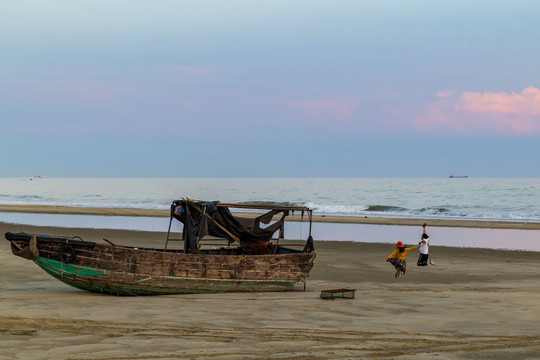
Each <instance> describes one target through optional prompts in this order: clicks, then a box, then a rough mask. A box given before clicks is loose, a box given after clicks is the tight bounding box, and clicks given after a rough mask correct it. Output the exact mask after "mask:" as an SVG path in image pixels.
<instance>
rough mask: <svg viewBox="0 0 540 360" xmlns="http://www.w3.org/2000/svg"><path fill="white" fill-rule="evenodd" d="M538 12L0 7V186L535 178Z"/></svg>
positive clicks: (291, 5)
mask: <svg viewBox="0 0 540 360" xmlns="http://www.w3.org/2000/svg"><path fill="white" fill-rule="evenodd" d="M539 18H540V2H538V1H519V0H517V1H512V2H510V1H498V0H490V1H482V0H478V1H469V0H466V1H461V0H452V1H447V0H439V1H432V0H425V1H419V0H408V1H401V0H399V1H397V0H396V1H362V0H333V1H320V0H307V1H304V0H296V1H295V0H292V1H291V0H286V1H285V0H273V1H253V0H251V1H247V0H246V1H241V0H229V1H218V0H215V1H204V0H202V1H182V0H177V1H168V0H161V1H160V0H158V1H146V0H144V1H143V0H129V1H128V0H125V1H122V0H118V1H109V0H107V1H103V0H93V1H70V0H65V1H60V0H50V1H40V0H39V1H29V0H18V1H0V136H1V138H2V140H1V141H0V154H1V155H2V156H1V157H0V159H1V160H0V165H1V166H0V177H27V176H33V175H36V174H43V175H46V176H49V177H447V176H448V175H450V174H454V175H468V176H470V177H540V161H539V160H538V159H539V158H540V156H539V155H540V66H539V59H540V22H539V21H538V19H539Z"/></svg>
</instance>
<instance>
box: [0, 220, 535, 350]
mask: <svg viewBox="0 0 540 360" xmlns="http://www.w3.org/2000/svg"><path fill="white" fill-rule="evenodd" d="M0 231H1V232H2V234H3V233H5V232H7V231H15V232H17V231H25V232H28V233H41V234H55V235H66V236H72V235H79V236H81V237H82V238H83V239H85V240H88V241H102V240H101V239H103V238H107V239H109V240H112V241H114V242H115V243H118V244H125V245H142V244H146V245H148V244H152V246H162V244H163V241H164V234H163V233H153V232H136V231H120V230H97V229H63V228H44V227H41V228H40V227H33V226H26V225H10V224H2V223H0ZM315 248H316V252H317V259H316V261H315V267H314V269H313V270H312V272H311V276H310V277H309V278H308V279H307V286H306V289H305V291H304V288H303V285H302V284H299V285H297V286H296V288H295V291H293V292H287V293H243V294H238V293H236V294H202V295H174V296H172V295H170V296H157V297H115V296H107V295H99V294H92V293H87V292H84V291H80V290H77V289H75V288H71V287H69V286H67V285H65V284H63V283H61V282H60V281H58V280H56V279H54V278H52V277H51V276H49V275H48V274H46V273H45V272H44V271H43V270H41V269H40V268H38V267H37V265H35V264H34V263H33V262H31V261H28V260H24V259H22V258H20V257H16V256H14V255H12V253H11V250H10V248H9V242H8V241H5V240H4V241H0V271H1V274H2V275H1V277H0V302H1V304H2V306H1V307H0V359H51V358H55V359H92V360H95V359H289V360H290V359H302V360H307V359H359V358H377V359H380V358H382V359H385V358H386V359H397V358H399V359H428V358H429V359H432V358H439V359H510V358H511V359H534V358H538V357H540V327H539V326H538V322H537V318H538V314H540V282H539V281H538V277H539V276H540V267H539V266H538V263H539V260H540V252H525V251H497V250H487V249H463V248H451V247H440V246H432V247H431V249H430V253H431V257H432V258H433V259H434V260H435V261H436V262H437V264H438V265H437V266H433V267H431V268H420V267H417V266H416V259H417V254H416V252H414V253H412V254H411V255H409V257H408V271H407V274H406V275H405V276H403V277H401V278H398V279H395V278H394V269H393V267H392V266H391V265H390V264H389V263H387V262H385V259H386V256H387V255H388V254H389V253H390V252H391V251H392V250H393V249H392V246H391V245H389V244H376V243H375V244H365V243H352V242H332V241H316V243H315ZM337 288H349V289H355V290H356V292H355V298H354V299H336V300H323V299H321V298H320V292H321V290H327V289H337Z"/></svg>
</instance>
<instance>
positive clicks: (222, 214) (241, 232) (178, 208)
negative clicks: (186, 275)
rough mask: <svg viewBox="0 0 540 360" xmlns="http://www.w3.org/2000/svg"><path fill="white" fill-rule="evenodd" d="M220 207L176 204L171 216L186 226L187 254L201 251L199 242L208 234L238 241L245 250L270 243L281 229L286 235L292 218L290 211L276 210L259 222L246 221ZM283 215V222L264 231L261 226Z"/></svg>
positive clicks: (198, 203) (211, 204)
mask: <svg viewBox="0 0 540 360" xmlns="http://www.w3.org/2000/svg"><path fill="white" fill-rule="evenodd" d="M217 204H218V202H217V201H215V202H208V201H191V200H176V201H173V203H172V205H171V216H172V217H174V218H175V219H177V220H179V221H181V222H182V223H183V224H184V230H183V234H182V237H183V240H184V252H186V253H194V252H197V248H198V241H199V240H200V239H201V238H202V237H204V236H205V235H211V236H215V237H220V238H226V239H228V240H229V242H230V243H232V242H234V241H238V242H239V243H240V245H242V246H245V247H249V246H251V245H256V244H258V243H260V242H264V241H269V240H270V239H271V238H272V235H273V234H274V233H275V232H276V231H277V230H281V233H280V236H282V235H283V223H284V221H285V217H286V216H287V215H288V211H286V210H285V211H281V210H272V211H270V212H268V213H266V214H262V215H261V216H259V217H257V218H255V219H251V218H250V219H242V218H237V217H235V216H233V215H232V213H231V211H230V210H229V208H227V207H223V206H217ZM279 213H283V214H282V217H281V219H280V220H278V221H277V222H275V223H274V224H272V225H270V226H268V227H266V228H261V226H260V224H261V223H263V224H268V223H270V222H271V221H272V218H273V216H274V215H277V214H279Z"/></svg>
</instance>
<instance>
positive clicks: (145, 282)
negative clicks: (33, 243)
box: [34, 257, 295, 295]
mask: <svg viewBox="0 0 540 360" xmlns="http://www.w3.org/2000/svg"><path fill="white" fill-rule="evenodd" d="M34 262H35V263H36V264H37V265H38V266H39V267H40V268H42V269H43V270H45V271H46V272H47V273H48V274H50V275H52V276H53V277H55V278H57V279H58V280H60V281H62V282H64V283H66V284H68V285H71V286H73V287H76V288H78V289H81V290H86V291H91V292H99V293H103V294H110V295H166V294H195V293H221V292H264V291H290V290H292V289H293V287H294V284H295V282H294V281H291V280H279V279H277V280H245V279H211V278H186V277H179V276H160V275H144V274H132V273H125V272H117V271H109V270H104V269H95V268H91V267H87V266H80V265H73V264H66V263H63V262H62V261H58V260H51V259H46V258H42V257H38V258H37V259H35V260H34Z"/></svg>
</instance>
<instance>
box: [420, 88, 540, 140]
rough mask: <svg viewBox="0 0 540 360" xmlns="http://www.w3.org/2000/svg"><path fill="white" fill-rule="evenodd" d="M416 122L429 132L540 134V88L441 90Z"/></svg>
mask: <svg viewBox="0 0 540 360" xmlns="http://www.w3.org/2000/svg"><path fill="white" fill-rule="evenodd" d="M414 124H415V126H416V127H418V128H421V129H424V130H425V131H428V132H448V131H451V132H458V133H465V134H466V133H503V134H508V133H513V134H520V135H526V134H540V90H539V89H537V88H535V87H528V88H526V89H524V90H523V91H522V92H521V93H514V92H512V93H505V92H502V93H492V92H484V93H478V92H462V93H456V92H439V93H437V99H436V100H435V101H434V102H432V103H430V104H428V105H427V106H426V107H425V109H424V111H423V113H422V114H421V115H420V116H418V117H416V118H415V120H414Z"/></svg>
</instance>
